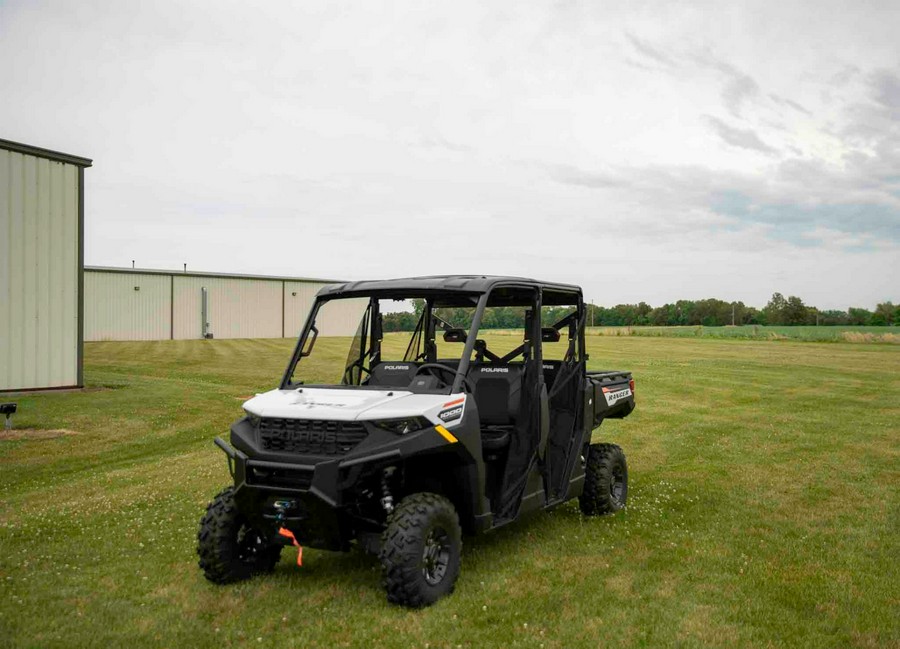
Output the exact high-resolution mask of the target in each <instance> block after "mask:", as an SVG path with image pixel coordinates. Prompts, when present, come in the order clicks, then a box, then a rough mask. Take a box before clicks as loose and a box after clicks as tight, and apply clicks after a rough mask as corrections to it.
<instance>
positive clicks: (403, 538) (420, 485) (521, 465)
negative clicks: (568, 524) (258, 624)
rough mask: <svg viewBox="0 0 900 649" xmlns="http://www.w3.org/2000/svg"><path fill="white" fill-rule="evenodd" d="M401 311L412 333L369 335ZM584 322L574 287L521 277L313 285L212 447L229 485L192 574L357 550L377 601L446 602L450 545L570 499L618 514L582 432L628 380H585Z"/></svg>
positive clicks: (599, 457) (213, 507) (608, 466)
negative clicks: (293, 339)
mask: <svg viewBox="0 0 900 649" xmlns="http://www.w3.org/2000/svg"><path fill="white" fill-rule="evenodd" d="M410 305H412V308H413V310H414V313H409V312H408V309H409V308H410ZM404 310H407V312H406V316H405V317H407V318H408V320H410V321H411V322H417V324H416V326H415V330H414V331H412V332H406V333H396V334H391V335H387V336H386V335H384V322H385V314H386V313H395V314H396V313H399V312H403V311H404ZM389 320H397V317H396V316H394V317H393V318H392V319H391V318H389ZM584 323H585V306H584V300H583V297H582V292H581V289H580V288H578V287H577V286H569V285H565V284H556V283H551V282H541V281H536V280H531V279H521V278H514V277H488V276H440V277H416V278H411V279H397V280H384V281H361V282H351V283H346V284H338V285H333V286H328V287H325V288H323V289H322V290H321V291H319V293H318V295H317V296H316V299H315V302H314V304H313V306H312V310H311V313H310V315H309V317H308V318H307V321H306V324H305V326H304V327H303V330H302V332H301V334H300V337H299V340H298V342H297V345H296V348H295V350H294V353H293V355H292V356H291V359H290V363H289V364H288V366H287V370H286V371H285V373H284V376H283V378H282V379H281V384H280V385H279V387H278V388H277V389H275V390H272V391H270V392H266V393H264V394H259V395H257V396H256V397H254V398H252V399H250V400H249V401H247V402H246V403H245V404H244V406H243V407H244V411H245V413H246V416H245V417H243V418H242V419H240V420H239V421H237V422H236V423H235V424H234V425H233V426H232V427H231V438H230V444H229V443H227V442H225V441H224V440H222V439H221V438H216V444H217V445H218V446H219V447H220V448H221V449H222V450H223V451H224V452H225V453H226V454H227V456H228V464H229V468H230V471H231V474H232V477H233V481H234V484H233V486H229V487H228V488H227V489H225V490H223V491H222V492H221V493H219V494H218V495H217V496H216V497H215V499H214V500H213V501H212V502H211V503H210V504H209V506H208V508H207V511H206V514H205V515H204V516H203V518H202V520H201V523H200V531H199V534H198V554H199V556H200V567H201V568H202V570H203V572H204V574H205V576H206V578H207V579H209V580H210V581H213V582H216V583H227V582H232V581H236V580H239V579H244V578H247V577H250V576H252V575H254V574H257V573H261V572H266V571H270V570H272V569H273V568H274V566H275V564H276V563H277V562H278V560H279V557H280V553H281V550H282V547H283V546H284V545H290V544H291V543H293V544H294V545H298V546H300V551H302V546H309V547H313V548H320V549H327V550H349V549H350V548H351V547H353V546H354V545H359V546H361V547H362V548H364V549H365V550H367V551H370V552H372V553H376V554H378V556H379V558H380V560H381V563H382V568H383V573H382V574H383V585H384V588H385V589H386V591H387V597H388V600H389V601H391V602H393V603H397V604H401V605H405V606H411V607H419V606H426V605H429V604H431V603H433V602H435V601H436V600H437V599H439V598H440V597H442V596H444V595H447V594H448V593H450V592H452V590H453V587H454V584H455V582H456V579H457V576H458V575H459V570H460V551H461V548H462V540H461V537H462V533H463V532H466V533H473V534H474V533H481V532H486V531H488V530H492V529H495V528H497V527H500V526H501V525H505V524H507V523H510V522H512V521H515V520H517V519H518V518H519V517H521V516H522V515H524V514H526V513H528V512H531V511H534V510H539V509H546V508H550V507H553V506H556V505H559V504H560V503H564V502H566V501H568V500H572V499H574V498H578V499H579V503H580V507H581V511H582V512H583V513H584V514H586V515H595V514H603V513H607V512H613V511H615V510H617V509H619V508H621V507H623V506H624V504H625V499H626V495H627V490H628V472H627V467H626V463H625V456H624V454H623V453H622V450H621V449H620V448H619V447H618V446H615V445H612V444H600V443H592V439H591V433H592V431H593V430H594V429H595V428H596V427H597V426H599V425H600V424H601V423H602V422H603V421H604V420H606V419H610V418H622V417H625V416H627V415H628V414H630V413H631V411H632V410H633V409H634V381H633V380H632V378H631V374H630V373H629V372H618V371H616V372H594V371H588V370H586V362H587V360H588V357H587V354H586V353H585V340H584V335H585V332H584ZM485 326H492V327H496V326H502V327H504V331H503V332H498V333H496V334H493V335H485V337H482V335H484V334H483V332H484V327H485ZM511 328H512V329H514V330H513V332H512V333H510V332H509V329H511ZM480 332H481V333H480ZM488 339H489V341H490V342H489V343H488ZM298 559H299V557H298Z"/></svg>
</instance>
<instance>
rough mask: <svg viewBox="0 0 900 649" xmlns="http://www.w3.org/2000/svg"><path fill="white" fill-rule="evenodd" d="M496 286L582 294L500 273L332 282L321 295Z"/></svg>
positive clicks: (569, 286)
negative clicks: (537, 288) (538, 288)
mask: <svg viewBox="0 0 900 649" xmlns="http://www.w3.org/2000/svg"><path fill="white" fill-rule="evenodd" d="M496 286H511V287H516V286H518V287H523V288H526V287H527V288H536V287H540V288H544V289H549V290H558V291H561V292H565V293H579V294H580V293H581V288H580V287H578V286H575V285H573V284H560V283H557V282H543V281H540V280H537V279H528V278H526V277H504V276H500V275H431V276H428V277H405V278H399V279H376V280H363V281H359V282H345V283H343V284H332V285H330V286H326V287H324V288H322V289H321V290H320V291H319V293H318V295H319V296H320V297H337V296H352V295H371V294H374V293H382V294H386V295H390V294H391V293H397V294H403V293H405V294H416V295H423V296H425V295H433V294H439V293H469V294H482V293H487V292H489V291H490V290H491V289H493V288H494V287H496Z"/></svg>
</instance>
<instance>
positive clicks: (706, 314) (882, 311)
mask: <svg viewBox="0 0 900 649" xmlns="http://www.w3.org/2000/svg"><path fill="white" fill-rule="evenodd" d="M422 308H423V305H422V303H421V301H418V300H417V301H414V309H415V310H414V312H400V313H387V314H385V315H384V330H385V331H412V330H413V329H415V327H416V323H417V322H418V321H419V317H420V315H421V313H422ZM570 310H571V309H570V308H569V307H557V308H554V309H545V312H544V313H543V314H542V317H541V320H542V321H543V324H544V325H545V326H547V325H550V324H553V323H554V322H556V321H558V320H559V319H561V318H562V317H564V316H565V315H566V314H567V313H568V312H569V311H570ZM438 315H440V317H441V318H443V319H444V320H446V321H447V322H449V323H450V324H451V325H452V326H455V327H463V328H468V324H469V322H470V320H471V317H472V310H471V309H441V310H440V311H439V313H438ZM586 315H587V324H588V325H593V326H597V327H623V326H647V325H654V326H678V325H703V326H705V327H721V326H724V325H730V324H735V325H752V324H757V325H788V326H791V325H820V326H822V325H825V326H827V325H868V326H889V325H898V326H900V305H896V306H895V305H894V304H893V303H891V302H883V303H881V304H878V305H877V306H876V307H875V310H874V311H870V310H868V309H864V308H861V307H850V308H848V309H847V310H846V311H841V310H836V309H830V310H822V309H818V308H816V307H814V306H808V305H806V304H804V302H803V300H801V299H800V298H799V297H797V296H796V295H790V296H788V297H785V296H784V295H782V294H781V293H775V294H773V295H772V299H770V300H769V302H768V304H766V306H765V307H763V308H762V309H758V308H756V307H752V306H747V305H745V304H744V303H743V302H726V301H724V300H719V299H716V298H709V299H705V300H678V301H677V302H674V303H671V304H663V305H662V306H658V307H652V306H650V305H649V304H647V303H646V302H639V303H638V304H617V305H615V306H612V307H605V306H599V305H594V304H589V305H587V314H586ZM524 324H525V310H524V309H522V308H516V307H494V308H490V309H487V310H486V311H485V314H484V318H483V320H482V325H481V326H482V328H483V329H516V328H519V327H523V326H524Z"/></svg>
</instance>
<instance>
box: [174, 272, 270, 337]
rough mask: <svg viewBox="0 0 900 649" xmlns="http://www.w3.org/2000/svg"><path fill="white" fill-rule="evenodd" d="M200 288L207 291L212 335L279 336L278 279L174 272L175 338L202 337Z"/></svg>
mask: <svg viewBox="0 0 900 649" xmlns="http://www.w3.org/2000/svg"><path fill="white" fill-rule="evenodd" d="M203 287H206V289H207V290H208V291H209V323H210V331H211V332H212V334H213V336H214V337H215V338H281V282H280V281H278V280H266V279H258V280H257V279H235V278H230V277H221V278H220V277H193V276H190V275H188V276H178V275H176V276H175V321H174V322H175V326H174V334H175V338H176V339H182V338H202V337H203V329H202V328H203V323H202V322H201V293H202V289H203Z"/></svg>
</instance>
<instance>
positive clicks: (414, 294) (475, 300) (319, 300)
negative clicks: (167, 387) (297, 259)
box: [279, 280, 584, 394]
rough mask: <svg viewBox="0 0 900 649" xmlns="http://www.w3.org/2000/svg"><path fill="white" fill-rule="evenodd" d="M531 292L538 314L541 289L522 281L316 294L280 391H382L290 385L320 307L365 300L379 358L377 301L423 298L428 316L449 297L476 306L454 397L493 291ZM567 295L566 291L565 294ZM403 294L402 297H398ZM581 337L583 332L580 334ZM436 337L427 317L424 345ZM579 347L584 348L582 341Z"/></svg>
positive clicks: (537, 330)
mask: <svg viewBox="0 0 900 649" xmlns="http://www.w3.org/2000/svg"><path fill="white" fill-rule="evenodd" d="M509 288H514V289H530V290H532V291H534V292H535V300H536V301H535V303H534V305H535V306H536V307H537V309H538V313H539V312H540V306H541V302H542V300H541V295H542V293H543V290H545V289H543V287H542V286H540V285H539V284H538V285H536V284H533V283H530V282H521V281H514V280H513V281H509V282H501V283H498V284H496V285H494V286H492V287H491V289H490V290H489V291H487V292H483V293H469V292H463V291H442V290H433V289H432V290H421V289H420V290H412V291H409V292H407V291H397V290H392V291H365V292H363V291H348V292H345V293H339V294H334V293H329V294H326V295H318V296H316V299H315V302H314V303H313V305H312V307H311V308H310V312H309V315H308V316H307V318H306V321H305V323H304V325H303V329H302V330H301V333H300V335H299V336H298V337H297V343H296V344H295V346H294V351H293V353H292V355H291V358H290V361H289V362H288V365H287V368H286V369H285V372H284V375H283V377H282V380H281V384H280V386H279V389H281V390H293V389H297V388H299V387H301V386H303V387H327V388H335V389H350V388H353V389H364V390H375V389H383V388H381V387H379V386H367V385H344V384H325V383H321V384H320V383H317V384H304V383H302V382H296V383H294V382H292V381H291V377H292V376H293V374H294V372H295V371H296V367H297V364H298V363H299V362H300V361H301V360H302V355H301V354H302V351H303V349H304V347H305V345H306V341H307V338H308V337H309V335H310V332H311V330H312V329H313V325H314V324H315V321H316V317H317V315H318V313H319V311H320V310H321V308H322V307H323V306H324V305H325V304H326V303H329V302H332V301H336V300H342V299H359V298H367V299H368V300H369V306H368V307H367V312H369V310H371V312H370V313H369V318H370V327H369V337H370V339H371V340H369V341H368V343H369V345H370V349H371V350H372V351H374V354H375V355H374V356H373V358H374V357H377V356H379V355H380V342H381V341H380V335H381V333H380V329H381V327H376V326H372V325H371V323H372V322H374V321H375V320H376V319H379V318H380V315H381V314H380V312H379V307H378V300H379V299H386V298H390V299H397V298H399V299H425V301H426V309H425V313H427V314H428V315H429V316H430V313H431V309H432V305H433V303H434V300H440V298H450V299H451V300H459V301H467V302H468V303H469V304H470V305H471V304H474V305H475V311H474V313H473V316H472V322H471V324H470V327H469V331H468V334H467V337H466V343H465V347H464V349H463V352H462V356H461V358H460V363H459V366H458V369H457V371H456V374H455V376H454V380H453V383H452V385H451V387H450V391H449V394H456V393H459V392H460V391H461V390H462V386H463V380H464V378H465V376H466V373H467V372H468V370H469V365H470V364H471V362H472V354H473V351H474V350H475V344H476V341H477V339H478V335H479V331H480V329H481V322H482V319H483V316H484V312H485V309H486V308H487V306H488V302H489V301H490V296H491V295H492V294H493V293H495V291H497V292H499V291H498V289H509ZM566 292H567V293H568V292H569V291H566ZM571 292H572V293H573V294H574V295H575V297H576V300H577V304H578V310H579V311H582V310H583V306H582V297H581V291H580V289H577V288H576V289H575V290H574V291H571ZM401 293H402V294H401ZM540 326H541V323H540V318H535V319H534V322H533V324H532V328H534V330H535V331H533V332H531V334H532V338H531V339H532V340H536V341H540ZM376 334H377V335H378V336H379V340H377V341H376V340H374V337H375V336H376ZM580 334H581V335H583V331H582V332H580ZM434 335H435V326H434V321H433V319H432V318H431V317H427V318H426V322H425V331H424V332H423V337H424V343H425V344H426V345H427V343H428V341H429V340H432V341H433V339H434ZM535 347H536V349H535V350H534V351H535V352H536V353H537V358H540V343H539V342H538V343H537V344H536V345H535ZM581 348H582V349H584V346H583V342H582V345H581ZM440 392H442V393H443V392H446V389H444V390H441V391H440Z"/></svg>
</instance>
